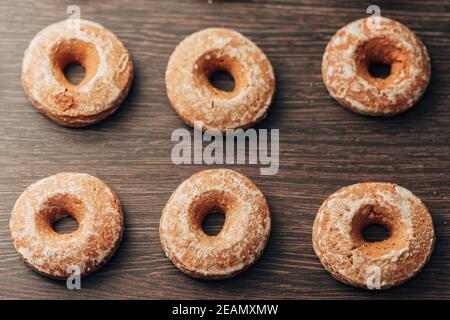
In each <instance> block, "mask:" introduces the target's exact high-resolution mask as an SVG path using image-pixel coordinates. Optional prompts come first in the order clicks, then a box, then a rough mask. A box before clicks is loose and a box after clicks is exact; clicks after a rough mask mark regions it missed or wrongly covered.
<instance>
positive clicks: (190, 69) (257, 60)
mask: <svg viewBox="0 0 450 320" xmlns="http://www.w3.org/2000/svg"><path fill="white" fill-rule="evenodd" d="M218 71H224V72H228V73H229V74H230V75H231V76H232V77H233V79H234V82H235V87H234V90H233V91H231V92H227V91H223V90H219V89H217V88H216V87H214V86H213V85H212V84H211V82H210V80H209V77H210V76H211V75H213V74H214V73H216V72H218ZM166 88H167V95H168V97H169V100H170V103H171V105H172V107H173V108H174V109H175V111H176V112H177V113H178V115H179V116H180V117H181V119H183V120H184V122H186V123H187V124H188V125H190V126H192V127H193V126H194V125H195V122H198V123H199V124H201V126H202V129H203V130H208V129H212V130H219V131H221V132H225V131H226V130H227V129H236V128H248V127H251V126H253V125H254V124H255V123H257V122H259V121H261V120H262V119H264V118H265V116H266V114H267V111H268V109H269V107H270V105H271V103H272V99H273V95H274V93H275V75H274V72H273V69H272V65H271V64H270V61H269V59H268V58H267V57H266V55H265V54H264V53H263V52H262V51H261V49H260V48H258V47H257V46H256V45H255V44H254V43H253V42H252V41H250V40H249V39H247V38H246V37H244V36H243V35H242V34H240V33H238V32H236V31H234V30H229V29H222V28H210V29H205V30H202V31H199V32H196V33H194V34H192V35H190V36H189V37H187V38H186V39H184V40H183V41H182V42H181V43H180V44H179V45H178V46H177V47H176V49H175V51H174V52H173V53H172V55H171V57H170V59H169V63H168V65H167V70H166Z"/></svg>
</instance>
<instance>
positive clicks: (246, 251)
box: [159, 169, 271, 279]
mask: <svg viewBox="0 0 450 320" xmlns="http://www.w3.org/2000/svg"><path fill="white" fill-rule="evenodd" d="M216 210H219V211H222V212H223V213H224V214H225V223H224V225H223V228H222V230H221V231H220V233H219V234H217V235H216V236H208V235H206V234H205V233H204V232H203V230H202V229H201V221H202V220H203V218H204V217H205V216H206V215H207V214H208V213H209V212H211V211H216ZM270 224H271V218H270V212H269V207H268V205H267V202H266V199H265V197H264V195H263V194H262V193H261V191H260V190H259V189H258V188H257V187H256V186H255V185H254V184H253V183H252V182H251V181H250V180H249V179H248V178H246V177H244V176H243V175H241V174H239V173H237V172H235V171H232V170H226V169H212V170H205V171H201V172H199V173H197V174H195V175H193V176H191V177H190V178H189V179H187V180H185V181H184V182H183V183H182V184H181V185H180V186H179V187H178V188H177V189H176V190H175V192H174V193H173V194H172V196H171V197H170V199H169V201H168V202H167V204H166V206H165V208H164V211H163V214H162V217H161V222H160V228H159V232H160V238H161V243H162V246H163V248H164V251H165V252H166V255H167V256H168V258H169V259H170V260H171V261H172V262H173V263H174V264H175V266H177V267H178V268H179V269H180V270H181V271H183V272H184V273H186V274H188V275H190V276H192V277H196V278H203V279H224V278H230V277H233V276H235V275H237V274H238V273H240V272H242V271H244V270H245V269H247V268H248V267H250V266H251V265H252V264H253V263H255V261H256V260H257V259H258V258H259V257H260V255H261V254H262V252H263V250H264V248H265V246H266V244H267V240H268V238H269V234H270Z"/></svg>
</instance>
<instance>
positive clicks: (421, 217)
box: [313, 183, 435, 289]
mask: <svg viewBox="0 0 450 320" xmlns="http://www.w3.org/2000/svg"><path fill="white" fill-rule="evenodd" d="M371 224H381V225H384V226H386V227H387V228H388V230H389V233H390V235H389V237H388V238H387V239H385V240H383V241H378V242H367V241H366V240H365V239H364V238H363V236H362V230H363V229H364V228H365V227H366V226H367V225H371ZM434 241H435V235H434V227H433V221H432V219H431V216H430V214H429V213H428V210H427V208H426V206H425V205H424V204H423V203H422V201H420V199H419V198H417V197H416V196H415V195H414V194H412V193H411V192H410V191H408V190H407V189H405V188H402V187H400V186H398V185H395V184H392V183H359V184H355V185H351V186H348V187H345V188H342V189H341V190H339V191H337V192H336V193H334V194H333V195H331V196H330V197H329V198H328V199H327V200H326V201H325V202H324V203H323V204H322V206H321V207H320V209H319V212H318V213H317V216H316V219H315V221H314V226H313V246H314V250H315V252H316V254H317V256H318V257H319V259H320V261H321V262H322V264H323V266H324V267H325V269H327V270H328V271H329V272H330V273H331V275H332V276H333V277H335V278H336V279H338V280H340V281H342V282H344V283H347V284H349V285H352V286H356V287H360V288H365V289H367V288H370V289H388V288H391V287H394V286H397V285H400V284H402V283H403V282H405V281H407V280H408V279H410V278H412V277H414V276H415V275H416V274H417V273H419V272H420V270H421V269H422V268H423V267H424V265H425V264H426V262H427V261H428V259H429V258H430V256H431V253H432V251H433V247H434ZM374 270H377V272H378V276H379V284H378V285H379V287H373V288H371V287H370V286H369V285H368V284H370V282H369V283H368V280H370V279H369V277H370V276H372V275H373V272H374Z"/></svg>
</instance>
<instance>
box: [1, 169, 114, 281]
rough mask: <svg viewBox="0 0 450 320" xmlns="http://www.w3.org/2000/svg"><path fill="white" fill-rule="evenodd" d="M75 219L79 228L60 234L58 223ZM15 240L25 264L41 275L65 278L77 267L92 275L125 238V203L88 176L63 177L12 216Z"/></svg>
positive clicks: (23, 201)
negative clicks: (65, 216) (54, 224)
mask: <svg viewBox="0 0 450 320" xmlns="http://www.w3.org/2000/svg"><path fill="white" fill-rule="evenodd" d="M66 213H67V214H70V215H71V216H73V217H74V218H75V219H76V220H77V222H78V224H79V227H78V229H77V230H76V231H74V232H72V233H65V234H59V233H56V232H55V231H54V230H53V228H52V222H53V221H54V220H57V219H58V218H60V217H61V216H60V215H61V214H66ZM10 230H11V236H12V239H13V242H14V246H15V248H16V250H17V252H18V253H19V254H20V256H21V257H22V259H23V260H24V261H25V263H27V264H28V265H29V266H31V267H32V268H33V269H35V270H36V271H37V272H39V273H41V274H44V275H46V276H49V277H52V278H56V279H65V278H67V277H68V276H70V275H71V272H73V270H72V271H70V270H71V269H70V268H71V267H72V266H75V267H78V268H79V270H80V272H81V275H83V276H84V275H87V274H89V273H91V272H94V271H95V270H97V269H98V268H100V267H101V266H103V265H104V264H105V263H106V262H107V261H108V260H109V258H110V257H111V256H112V255H113V253H114V252H115V250H116V248H117V247H118V245H119V243H120V240H121V238H122V233H123V216H122V209H121V206H120V202H119V200H118V198H117V196H116V195H115V194H114V193H113V191H112V190H111V189H110V188H109V187H108V186H107V185H106V184H105V183H104V182H102V181H101V180H100V179H98V178H96V177H93V176H91V175H88V174H83V173H59V174H57V175H54V176H50V177H47V178H44V179H42V180H40V181H38V182H36V183H34V184H32V185H31V186H29V187H28V188H27V189H26V190H25V191H24V192H23V193H22V194H21V195H20V197H19V198H18V200H17V202H16V204H15V205H14V209H13V211H12V213H11V220H10Z"/></svg>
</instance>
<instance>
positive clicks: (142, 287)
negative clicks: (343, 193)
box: [0, 0, 450, 299]
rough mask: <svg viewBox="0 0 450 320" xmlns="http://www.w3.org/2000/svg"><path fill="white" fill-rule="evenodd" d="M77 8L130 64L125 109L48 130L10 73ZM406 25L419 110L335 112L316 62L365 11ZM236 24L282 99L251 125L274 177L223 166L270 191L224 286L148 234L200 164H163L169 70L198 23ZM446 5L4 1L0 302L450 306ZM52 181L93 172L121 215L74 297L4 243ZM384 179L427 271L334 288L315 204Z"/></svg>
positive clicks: (172, 122)
mask: <svg viewBox="0 0 450 320" xmlns="http://www.w3.org/2000/svg"><path fill="white" fill-rule="evenodd" d="M74 2H75V3H76V4H78V5H80V6H81V10H82V17H83V18H87V19H91V20H94V21H97V22H99V23H101V24H103V25H104V26H105V27H107V28H109V29H110V30H112V31H113V32H114V33H115V34H116V35H117V36H118V37H119V38H120V39H122V40H123V42H124V43H125V45H126V46H127V47H128V48H129V50H130V52H131V53H132V55H133V58H134V62H135V67H136V76H135V81H134V85H133V88H132V90H131V93H130V95H129V97H128V99H127V100H126V101H125V103H124V104H123V106H122V107H121V108H120V109H119V111H118V112H117V113H116V114H115V115H113V116H112V117H110V118H109V119H107V120H106V121H104V122H102V123H100V124H98V125H95V126H92V127H89V128H86V129H68V128H63V127H60V126H58V125H56V124H54V123H52V122H51V121H48V120H47V119H45V118H44V117H42V116H41V115H40V114H38V113H37V112H36V111H35V109H34V108H32V107H31V105H30V103H29V102H28V100H27V99H26V97H25V96H24V93H23V90H22V87H21V81H20V71H21V64H22V57H23V52H24V50H25V48H26V47H27V45H28V43H29V41H30V40H31V39H32V38H33V37H34V35H35V34H36V33H37V32H38V31H39V30H41V29H42V28H44V27H45V26H47V25H48V24H50V23H52V22H56V21H59V20H62V19H65V18H66V17H67V15H66V7H67V6H68V5H69V4H73V3H74ZM373 3H377V4H378V5H380V6H381V10H382V15H384V16H387V17H391V18H395V19H397V20H399V21H401V22H403V23H405V24H406V25H408V26H409V27H410V28H412V29H413V30H414V31H415V32H416V33H417V34H418V35H419V37H420V38H421V39H422V40H423V41H424V43H425V44H426V46H427V47H428V50H429V53H430V56H431V58H432V65H433V75H432V80H431V84H430V86H429V88H428V90H427V93H426V95H425V96H424V98H423V99H422V101H421V102H420V103H419V104H418V105H417V106H415V107H414V108H413V109H411V110H410V111H408V112H406V113H404V114H402V115H400V116H397V117H394V118H391V119H378V118H370V117H362V116H359V115H356V114H353V113H351V112H348V111H346V110H344V109H342V108H341V107H339V106H338V105H337V104H336V103H335V102H334V101H333V100H332V99H331V98H330V97H329V96H328V94H327V92H326V90H325V88H324V86H323V84H322V79H321V72H320V66H321V57H322V53H323V50H324V48H325V46H326V44H327V42H328V40H329V39H330V37H331V36H332V34H333V33H334V32H335V31H336V30H337V29H338V28H340V27H342V26H343V25H345V24H346V23H348V22H350V21H352V20H354V19H357V18H360V17H364V16H366V8H367V6H368V5H370V4H373ZM211 26H224V27H230V28H234V29H236V30H238V31H240V32H242V33H244V34H245V35H247V36H248V37H249V38H251V39H252V40H254V41H255V42H256V43H257V44H258V45H259V46H260V47H261V48H263V50H264V51H265V52H266V54H267V55H268V57H269V58H270V60H271V61H272V63H273V66H274V68H275V70H276V75H277V84H278V94H277V96H276V99H275V102H274V104H273V107H272V109H271V111H270V113H269V116H268V118H267V119H266V120H265V121H263V122H262V123H261V124H260V125H258V128H279V129H280V141H281V142H280V147H281V151H280V152H281V155H280V171H279V173H278V175H275V176H260V175H259V166H256V165H250V166H226V167H228V168H233V169H236V170H237V171H239V172H241V173H243V174H245V175H247V176H248V177H250V178H251V179H252V180H253V181H254V182H255V183H256V184H257V185H258V186H259V187H260V189H261V190H262V191H263V192H264V194H265V195H266V196H267V199H268V201H269V203H270V207H271V212H272V215H273V231H272V235H271V238H270V242H269V245H268V247H267V249H266V251H265V253H264V255H263V256H262V258H261V260H260V261H259V262H258V263H257V264H256V265H255V266H254V267H252V268H251V269H249V270H247V271H246V272H245V273H244V274H242V275H240V276H238V277H236V278H234V279H231V280H226V281H216V282H206V281H199V280H194V279H191V278H189V277H187V276H185V275H183V274H182V273H181V272H180V271H178V270H177V269H176V268H175V267H174V266H173V265H172V264H171V263H170V262H169V260H168V259H167V258H166V257H165V256H164V253H163V251H162V248H161V245H160V241H159V234H158V226H159V218H160V215H161V211H162V209H163V207H164V205H165V203H166V201H167V200H168V198H169V196H170V194H171V192H172V191H173V190H174V189H175V188H176V187H177V185H178V184H179V183H180V182H181V181H183V180H184V179H185V178H187V177H189V176H190V175H191V174H193V173H195V172H197V171H199V170H202V169H205V168H207V166H203V165H183V166H176V165H174V164H172V162H171V159H170V152H171V149H172V147H173V146H174V144H175V143H174V142H171V141H170V135H171V132H172V130H174V129H175V128H179V127H184V125H183V123H182V122H181V120H180V119H179V118H178V117H177V116H176V114H175V112H174V111H173V110H172V108H171V107H170V106H169V103H168V100H167V98H166V91H165V85H164V72H165V67H166V64H167V60H168V57H169V55H170V53H171V52H172V50H173V49H174V47H175V46H176V45H177V44H178V43H179V42H180V41H181V40H182V39H183V38H184V37H185V36H187V35H189V34H191V33H192V32H194V31H197V30H199V29H202V28H206V27H211ZM449 57H450V1H411V0H405V1H370V2H368V1H312V0H311V1H300V0H285V1H269V0H261V1H258V0H255V1H231V0H230V1H214V3H213V4H208V3H207V0H204V1H203V0H183V1H175V0H159V1H143V0H140V1H123V0H102V1H99V0H96V1H72V0H70V1H65V0H64V1H63V0H29V1H23V0H20V1H19V0H17V1H6V0H1V1H0V72H1V79H0V298H65V299H73V298H100V299H102V298H114V299H123V298H232V299H234V298H275V299H277V298H285V299H293V298H296V299H299V298H301V299H310V298H319V299H320V298H338V299H350V298H351V299H355V298H356V299H360V298H361V299H363V298H370V299H385V298H400V299H408V298H427V299H429V298H450V250H449V246H450V230H449V229H450V224H449V223H448V222H449V220H450V188H449V183H450V89H449V83H450V58H449ZM60 171H79V172H89V173H92V174H95V175H97V176H99V177H101V178H102V179H103V180H104V181H106V182H107V183H108V184H109V185H110V186H111V187H112V188H113V189H114V190H115V191H116V192H117V194H118V195H119V197H120V199H121V201H122V204H123V207H124V211H125V217H126V230H125V234H124V239H123V243H122V245H121V246H120V248H119V250H118V252H117V254H116V255H115V257H114V258H113V259H112V260H111V262H110V263H109V264H108V265H107V266H106V267H104V268H103V269H101V270H100V271H99V272H97V273H95V274H94V275H92V276H90V277H88V278H86V279H84V280H83V282H82V287H83V289H82V290H80V291H69V290H67V289H66V287H65V284H64V283H63V282H58V281H53V280H49V279H47V278H45V277H42V276H40V275H38V274H36V273H34V272H33V271H31V270H30V269H28V268H27V267H26V266H25V265H24V264H23V263H22V262H21V261H20V260H19V258H18V256H17V254H16V252H15V250H14V248H13V245H12V243H11V241H10V233H9V228H8V223H9V218H10V212H11V209H12V207H13V205H14V202H15V200H16V199H17V197H18V196H19V195H20V193H21V192H22V191H23V190H24V189H25V188H26V187H27V186H28V185H29V184H31V183H33V182H35V181H36V180H38V179H40V178H43V177H45V176H48V175H51V174H54V173H57V172H60ZM362 181H391V182H395V183H398V184H400V185H402V186H404V187H406V188H408V189H410V190H411V191H413V192H414V193H416V194H417V195H418V196H420V197H421V198H422V199H423V200H424V201H425V202H426V204H427V205H428V207H429V209H430V212H431V214H432V216H433V220H434V223H435V228H436V234H437V242H436V248H435V252H434V254H433V256H432V259H431V261H430V262H429V263H428V265H427V266H426V268H425V269H424V270H423V272H421V273H420V275H419V276H418V277H417V278H415V279H413V280H411V281H410V282H408V283H407V284H405V285H403V286H401V287H399V288H395V289H393V290H390V291H386V292H382V293H371V292H366V291H361V290H357V289H353V288H350V287H347V286H345V285H343V284H341V283H339V282H337V281H335V280H334V279H332V278H331V277H330V275H329V274H328V273H327V272H326V271H325V270H324V269H323V267H322V266H321V264H320V263H319V261H318V260H317V258H316V256H315V255H314V252H313V249H312V246H311V228H312V223H313V219H314V216H315V213H316V212H317V210H318V208H319V206H320V205H321V203H322V201H323V200H324V199H325V198H326V197H327V196H328V195H330V194H331V193H333V192H334V191H336V190H337V189H338V188H340V187H342V186H346V185H349V184H352V183H356V182H362Z"/></svg>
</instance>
